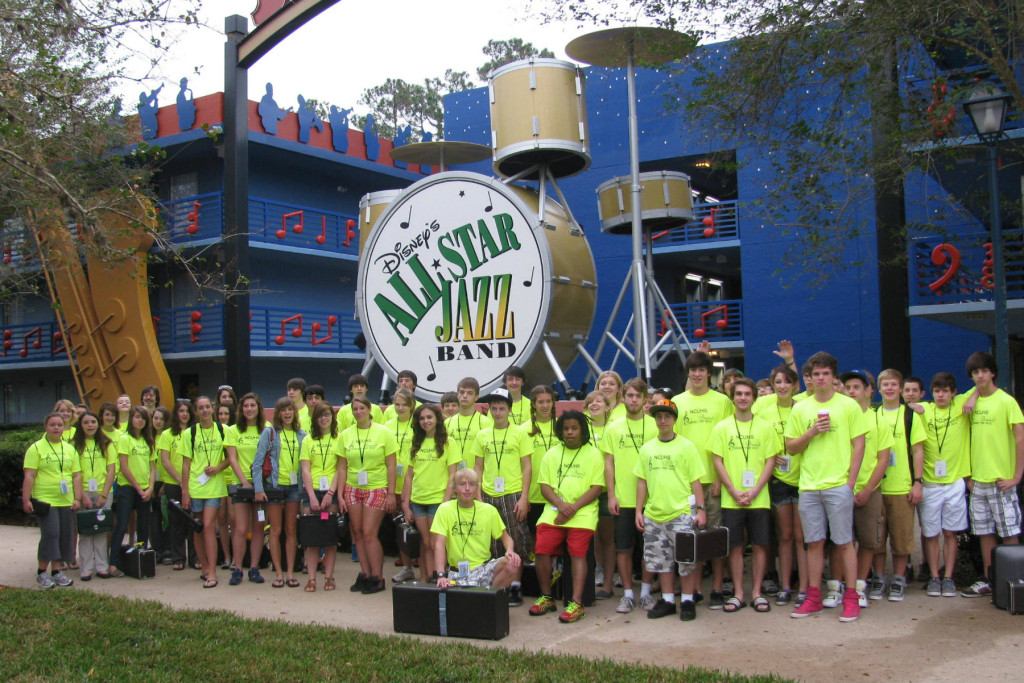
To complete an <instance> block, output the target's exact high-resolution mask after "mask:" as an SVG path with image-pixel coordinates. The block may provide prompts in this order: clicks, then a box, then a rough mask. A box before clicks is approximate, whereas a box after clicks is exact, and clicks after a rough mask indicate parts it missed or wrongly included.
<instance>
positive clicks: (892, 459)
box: [889, 449, 896, 467]
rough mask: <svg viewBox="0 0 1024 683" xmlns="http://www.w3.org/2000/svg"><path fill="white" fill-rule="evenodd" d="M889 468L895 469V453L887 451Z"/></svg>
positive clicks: (891, 450) (890, 450)
mask: <svg viewBox="0 0 1024 683" xmlns="http://www.w3.org/2000/svg"><path fill="white" fill-rule="evenodd" d="M889 467H896V451H895V450H893V449H889Z"/></svg>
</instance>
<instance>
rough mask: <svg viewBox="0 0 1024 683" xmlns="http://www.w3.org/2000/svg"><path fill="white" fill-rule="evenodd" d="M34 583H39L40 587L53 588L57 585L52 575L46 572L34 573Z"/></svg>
mask: <svg viewBox="0 0 1024 683" xmlns="http://www.w3.org/2000/svg"><path fill="white" fill-rule="evenodd" d="M36 583H38V584H39V587H40V588H53V587H54V586H56V585H57V584H56V582H54V580H53V577H52V576H50V575H49V574H47V573H46V572H43V573H42V574H36Z"/></svg>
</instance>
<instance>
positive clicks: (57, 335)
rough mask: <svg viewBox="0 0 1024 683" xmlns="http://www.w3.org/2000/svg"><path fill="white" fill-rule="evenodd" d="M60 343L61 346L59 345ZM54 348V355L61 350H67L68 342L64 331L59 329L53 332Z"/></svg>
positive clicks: (52, 346) (52, 347)
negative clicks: (65, 340)
mask: <svg viewBox="0 0 1024 683" xmlns="http://www.w3.org/2000/svg"><path fill="white" fill-rule="evenodd" d="M58 344H60V346H58ZM50 348H51V349H52V350H53V355H55V356H56V355H57V354H58V353H60V352H61V351H65V350H67V348H68V347H67V344H65V343H64V333H63V332H61V331H60V330H57V331H56V332H54V333H53V344H52V345H51V347H50Z"/></svg>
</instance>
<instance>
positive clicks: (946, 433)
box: [921, 396, 971, 484]
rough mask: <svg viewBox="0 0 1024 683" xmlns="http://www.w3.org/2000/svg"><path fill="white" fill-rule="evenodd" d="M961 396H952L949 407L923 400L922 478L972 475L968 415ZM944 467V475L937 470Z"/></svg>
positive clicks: (951, 478)
mask: <svg viewBox="0 0 1024 683" xmlns="http://www.w3.org/2000/svg"><path fill="white" fill-rule="evenodd" d="M966 400H967V399H966V398H965V397H964V396H954V397H953V400H952V402H951V403H950V406H949V408H945V409H943V408H939V407H938V406H937V405H935V404H934V403H922V404H921V405H922V406H923V407H924V413H923V414H922V415H921V422H922V423H923V424H924V431H925V435H926V436H927V438H926V439H925V442H924V480H925V481H927V482H933V483H938V484H952V483H953V482H954V481H956V480H957V479H962V478H963V477H969V476H971V458H970V455H969V453H968V449H969V448H970V441H971V419H970V417H969V416H967V415H964V414H963V407H964V402H965V401H966ZM943 470H945V472H946V474H945V476H942V475H941V474H940V473H941V472H942V471H943Z"/></svg>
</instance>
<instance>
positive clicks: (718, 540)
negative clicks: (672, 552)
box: [676, 526, 729, 564]
mask: <svg viewBox="0 0 1024 683" xmlns="http://www.w3.org/2000/svg"><path fill="white" fill-rule="evenodd" d="M728 554H729V530H728V529H726V528H725V527H724V526H718V527H709V528H707V529H695V530H693V531H680V532H679V533H677V534H676V562H690V563H695V564H699V563H701V562H704V561H706V560H713V559H715V558H718V557H725V556H726V555H728Z"/></svg>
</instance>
